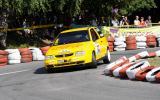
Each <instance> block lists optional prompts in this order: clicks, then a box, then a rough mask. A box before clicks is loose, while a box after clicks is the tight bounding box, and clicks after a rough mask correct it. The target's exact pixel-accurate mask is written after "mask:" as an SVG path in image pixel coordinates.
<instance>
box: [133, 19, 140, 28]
mask: <svg viewBox="0 0 160 100" xmlns="http://www.w3.org/2000/svg"><path fill="white" fill-rule="evenodd" d="M134 25H135V26H136V27H139V25H140V21H139V16H136V19H135V20H134Z"/></svg>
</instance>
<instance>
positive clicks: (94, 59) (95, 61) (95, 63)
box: [92, 52, 97, 68]
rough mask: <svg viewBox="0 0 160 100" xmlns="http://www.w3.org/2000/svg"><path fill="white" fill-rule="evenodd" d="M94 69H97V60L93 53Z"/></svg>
mask: <svg viewBox="0 0 160 100" xmlns="http://www.w3.org/2000/svg"><path fill="white" fill-rule="evenodd" d="M92 67H93V68H97V60H96V55H95V53H94V52H93V53H92Z"/></svg>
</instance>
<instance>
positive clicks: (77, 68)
mask: <svg viewBox="0 0 160 100" xmlns="http://www.w3.org/2000/svg"><path fill="white" fill-rule="evenodd" d="M99 65H102V63H98V66H99ZM89 69H93V67H91V66H72V67H64V68H56V69H53V72H52V73H67V72H75V71H81V70H89ZM34 74H51V73H49V72H47V71H46V70H45V68H44V67H41V68H38V69H36V70H35V72H34Z"/></svg>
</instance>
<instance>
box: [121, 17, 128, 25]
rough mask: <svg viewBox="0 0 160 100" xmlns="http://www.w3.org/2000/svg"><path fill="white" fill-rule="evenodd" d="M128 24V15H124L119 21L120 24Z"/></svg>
mask: <svg viewBox="0 0 160 100" xmlns="http://www.w3.org/2000/svg"><path fill="white" fill-rule="evenodd" d="M128 25H129V20H128V17H127V16H125V17H123V19H122V21H121V26H128Z"/></svg>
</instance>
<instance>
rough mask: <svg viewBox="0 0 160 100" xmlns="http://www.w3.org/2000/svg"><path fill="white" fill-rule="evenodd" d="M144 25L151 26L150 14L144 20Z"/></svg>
mask: <svg viewBox="0 0 160 100" xmlns="http://www.w3.org/2000/svg"><path fill="white" fill-rule="evenodd" d="M146 25H147V26H152V20H151V16H148V19H147V20H146Z"/></svg>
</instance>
